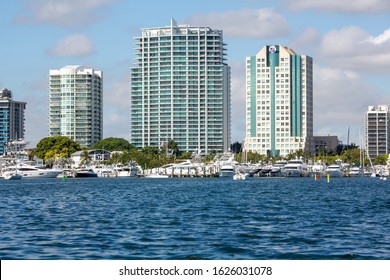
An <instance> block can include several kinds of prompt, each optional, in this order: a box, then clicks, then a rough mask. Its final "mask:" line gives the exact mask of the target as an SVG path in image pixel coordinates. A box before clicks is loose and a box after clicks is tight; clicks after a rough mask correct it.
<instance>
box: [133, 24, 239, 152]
mask: <svg viewBox="0 0 390 280" xmlns="http://www.w3.org/2000/svg"><path fill="white" fill-rule="evenodd" d="M225 51H226V49H225V44H224V43H223V33H222V31H221V30H215V29H211V28H209V27H194V26H189V25H178V24H177V23H176V22H175V21H174V20H171V25H170V26H166V27H158V28H144V29H142V35H141V36H140V37H136V38H135V65H134V66H133V67H132V69H131V97H130V98H131V133H130V134H131V140H130V141H131V143H132V144H133V145H135V146H136V147H138V148H143V147H146V146H152V147H161V144H162V143H163V142H164V143H166V141H168V140H174V141H175V142H176V143H177V145H178V147H179V150H180V151H183V152H185V151H196V150H201V151H202V152H203V153H209V152H211V151H217V152H223V151H227V150H228V149H229V146H230V118H231V117H230V67H229V66H228V65H227V63H226V58H225Z"/></svg>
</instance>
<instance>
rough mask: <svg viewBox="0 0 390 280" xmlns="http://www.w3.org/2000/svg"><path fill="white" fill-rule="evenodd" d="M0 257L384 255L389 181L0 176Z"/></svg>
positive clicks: (389, 253)
mask: <svg viewBox="0 0 390 280" xmlns="http://www.w3.org/2000/svg"><path fill="white" fill-rule="evenodd" d="M0 219H1V221H0V259H75V260H79V259H241V260H242V259H298V260H302V259H329V260H331V259H390V234H389V233H390V230H389V229H390V180H389V181H383V180H380V179H378V178H340V179H331V182H330V183H327V182H326V180H325V179H321V180H318V181H315V180H314V179H312V178H303V179H295V178H291V179H288V178H281V179H274V178H272V179H269V178H252V179H251V180H247V181H233V180H232V179H225V178H207V179H206V178H198V179H189V178H188V179H181V178H173V179H146V178H118V179H113V178H92V179H68V180H61V179H40V180H34V179H30V180H28V179H22V180H20V181H7V180H1V181H0Z"/></svg>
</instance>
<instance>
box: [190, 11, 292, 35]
mask: <svg viewBox="0 0 390 280" xmlns="http://www.w3.org/2000/svg"><path fill="white" fill-rule="evenodd" d="M186 22H188V23H189V24H191V25H201V26H209V27H211V28H216V29H223V32H224V34H225V35H226V36H230V37H240V38H242V37H252V38H267V39H270V38H279V37H284V36H286V35H287V34H288V33H289V27H288V24H287V21H286V19H285V18H284V17H283V16H282V15H281V14H278V13H277V12H275V11H274V10H273V9H270V8H265V9H257V10H255V9H243V10H239V11H226V12H223V13H210V14H197V15H193V16H192V17H190V18H189V19H188V20H187V21H186Z"/></svg>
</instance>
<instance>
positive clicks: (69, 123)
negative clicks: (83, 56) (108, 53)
mask: <svg viewBox="0 0 390 280" xmlns="http://www.w3.org/2000/svg"><path fill="white" fill-rule="evenodd" d="M49 135H50V136H67V137H69V138H70V139H72V140H74V141H76V142H77V143H78V144H79V145H80V146H81V147H91V146H93V145H94V144H95V143H96V142H98V141H100V140H101V139H102V138H103V74H102V72H101V71H95V70H94V69H91V68H86V67H84V66H65V67H63V68H61V69H59V70H50V76H49Z"/></svg>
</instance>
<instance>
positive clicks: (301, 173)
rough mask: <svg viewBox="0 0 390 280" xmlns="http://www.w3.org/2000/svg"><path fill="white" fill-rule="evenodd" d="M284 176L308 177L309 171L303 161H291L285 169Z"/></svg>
mask: <svg viewBox="0 0 390 280" xmlns="http://www.w3.org/2000/svg"><path fill="white" fill-rule="evenodd" d="M282 174H283V175H284V177H307V176H308V175H309V169H308V166H307V165H306V163H304V162H303V160H302V159H294V160H289V161H288V162H287V164H286V165H285V166H284V167H283V170H282Z"/></svg>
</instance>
